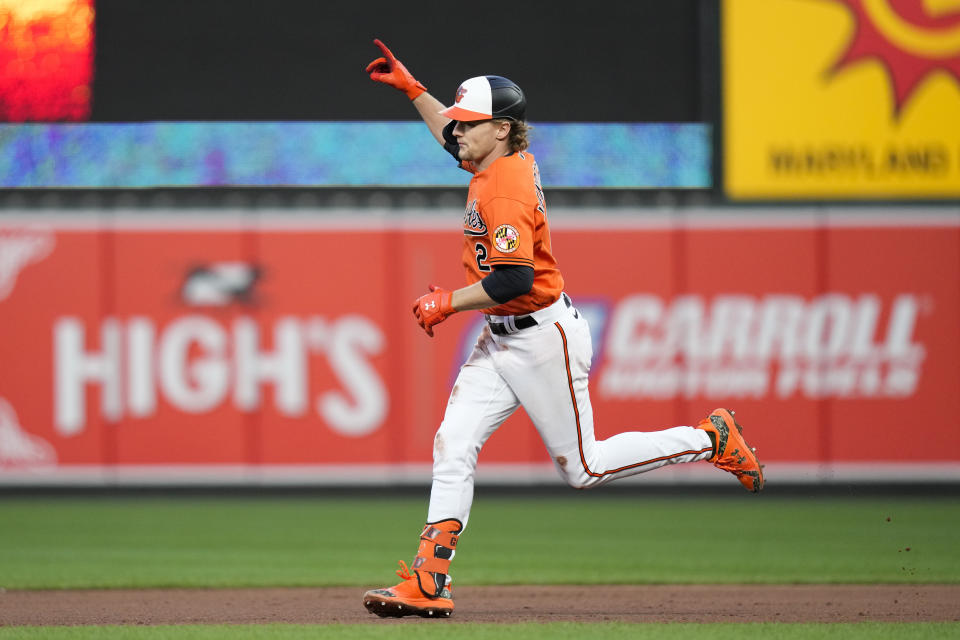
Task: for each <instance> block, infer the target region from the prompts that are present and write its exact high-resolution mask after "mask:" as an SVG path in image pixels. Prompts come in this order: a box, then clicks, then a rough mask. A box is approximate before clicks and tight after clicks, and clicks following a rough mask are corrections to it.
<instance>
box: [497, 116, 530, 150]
mask: <svg viewBox="0 0 960 640" xmlns="http://www.w3.org/2000/svg"><path fill="white" fill-rule="evenodd" d="M494 122H495V123H497V125H500V124H501V123H504V122H509V123H510V135H509V136H508V137H507V145H508V146H509V147H510V151H526V150H527V147H529V146H530V131H531V129H533V127H531V126H530V125H528V124H527V123H526V122H523V121H521V120H511V119H510V118H496V119H494Z"/></svg>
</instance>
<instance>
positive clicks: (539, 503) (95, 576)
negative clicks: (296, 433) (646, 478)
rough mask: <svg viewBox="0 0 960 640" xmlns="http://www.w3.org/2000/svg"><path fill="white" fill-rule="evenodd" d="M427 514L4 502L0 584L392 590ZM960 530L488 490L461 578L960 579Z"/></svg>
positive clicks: (944, 506) (312, 507) (385, 504)
mask: <svg viewBox="0 0 960 640" xmlns="http://www.w3.org/2000/svg"><path fill="white" fill-rule="evenodd" d="M425 515H426V496H424V498H422V499H412V498H390V499H386V498H385V499H355V500H347V499H344V498H341V499H333V498H327V499H324V498H319V497H318V498H276V497H268V498H258V499H241V498H231V499H213V498H204V499H201V498H177V499H171V498H147V499H138V500H134V499H120V498H111V499H54V498H30V499H26V498H21V499H13V498H8V499H2V500H0V523H3V525H2V526H0V587H4V588H7V589H11V588H13V589H25V588H39V589H43V588H83V587H108V588H112V587H177V586H186V587H228V586H229V587H238V586H240V587H245V586H314V585H316V586H321V585H357V586H361V585H371V584H379V583H382V582H384V581H390V580H392V579H393V578H394V576H393V569H394V568H395V566H396V561H397V560H399V559H403V560H406V561H409V560H410V559H411V557H412V556H413V554H414V552H415V551H416V547H417V543H418V537H417V536H418V534H419V532H420V528H421V525H422V522H423V518H424V517H425ZM888 518H889V520H888ZM958 529H960V502H958V501H957V500H956V499H933V498H930V499H918V498H869V499H868V498H858V499H852V498H851V499H831V500H815V499H800V498H793V499H784V498H781V499H770V498H768V497H767V496H749V495H746V494H744V495H743V496H741V497H736V498H734V497H731V498H729V499H693V498H676V499H669V500H668V499H664V498H642V497H637V498H629V499H628V498H624V497H622V494H617V495H613V496H610V495H604V494H603V493H602V492H594V493H582V492H570V493H568V494H564V495H563V496H556V497H553V496H550V497H537V498H510V499H507V498H501V497H480V498H479V499H478V500H477V501H476V503H475V508H474V511H473V514H472V517H471V522H470V527H469V528H468V530H467V532H466V533H465V534H464V535H463V537H462V538H461V542H460V545H459V548H458V553H457V558H456V560H455V562H454V565H453V573H454V576H455V578H456V579H457V581H458V583H459V584H462V585H466V584H510V583H513V584H534V583H540V584H558V583H571V584H588V583H606V584H610V583H634V584H640V583H830V582H833V583H957V582H960V545H957V544H956V537H955V532H956V531H957V530H958ZM908 548H909V550H907V549H908ZM191 637H193V636H191Z"/></svg>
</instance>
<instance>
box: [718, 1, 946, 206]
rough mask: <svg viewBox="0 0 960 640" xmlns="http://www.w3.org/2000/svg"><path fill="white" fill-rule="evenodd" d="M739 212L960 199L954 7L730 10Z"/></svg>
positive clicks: (725, 21) (732, 155)
mask: <svg viewBox="0 0 960 640" xmlns="http://www.w3.org/2000/svg"><path fill="white" fill-rule="evenodd" d="M721 42H722V54H723V72H722V73H723V111H724V115H723V148H724V157H723V162H724V165H723V172H724V187H725V189H726V193H727V195H728V196H729V197H730V198H732V199H768V198H776V199H791V198H828V199H830V198H836V199H848V198H849V199H874V198H935V199H943V198H946V199H952V198H956V197H960V0H723V13H722V27H721Z"/></svg>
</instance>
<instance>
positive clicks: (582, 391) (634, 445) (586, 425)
mask: <svg viewBox="0 0 960 640" xmlns="http://www.w3.org/2000/svg"><path fill="white" fill-rule="evenodd" d="M507 339H508V340H509V347H510V348H509V350H508V351H507V352H506V353H507V354H509V358H511V359H512V363H504V362H501V361H498V363H497V364H498V366H499V368H500V370H501V371H502V372H503V375H504V376H505V377H506V378H507V381H508V382H509V383H510V385H511V387H512V388H513V391H514V393H516V394H517V397H518V398H519V399H520V402H521V404H522V405H523V407H524V409H525V410H526V411H527V413H528V414H529V415H530V418H531V419H532V420H533V423H534V425H535V426H536V428H537V430H538V431H539V433H540V437H541V438H542V439H543V442H544V444H545V445H546V447H547V450H548V451H549V452H550V455H551V457H552V458H553V460H554V464H555V466H556V467H557V470H558V471H559V472H560V474H561V475H562V476H563V477H564V479H565V480H566V481H567V482H568V483H569V484H570V485H571V486H573V487H576V488H590V487H594V486H598V485H600V484H604V483H606V482H609V481H611V480H616V479H618V478H623V477H627V476H631V475H634V474H637V473H643V472H646V471H652V470H653V469H657V468H659V467H662V466H664V465H667V464H674V463H679V462H693V461H696V460H706V459H708V458H710V457H711V456H712V455H713V444H712V443H711V440H710V438H709V437H708V435H707V433H706V432H705V431H703V430H702V429H697V428H693V427H686V426H685V427H674V428H671V429H665V430H663V431H653V432H641V431H631V432H626V433H621V434H618V435H616V436H613V437H611V438H608V439H607V440H604V441H600V442H597V441H596V440H595V439H594V432H593V409H592V406H591V404H590V394H589V390H588V374H589V368H590V359H591V357H592V351H593V350H592V346H591V342H590V330H589V327H588V325H587V322H586V319H585V318H584V317H583V316H582V314H575V315H574V314H571V315H570V316H568V317H564V318H562V319H561V320H559V321H558V322H555V323H552V324H549V325H544V326H540V327H535V328H532V329H529V330H527V331H523V332H520V333H517V334H514V335H513V336H508V337H507Z"/></svg>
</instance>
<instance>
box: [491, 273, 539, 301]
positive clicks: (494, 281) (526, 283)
mask: <svg viewBox="0 0 960 640" xmlns="http://www.w3.org/2000/svg"><path fill="white" fill-rule="evenodd" d="M480 284H481V285H483V290H484V291H486V292H487V295H488V296H490V297H491V298H493V300H494V301H495V302H496V303H497V304H503V303H504V302H509V301H510V300H513V299H514V298H516V297H517V296H522V295H523V294H525V293H530V289H532V288H533V267H528V266H526V265H522V264H504V265H500V266H497V267H494V268H493V273H491V274H490V275H488V276H487V277H485V278H484V279H483V280H481V281H480Z"/></svg>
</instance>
